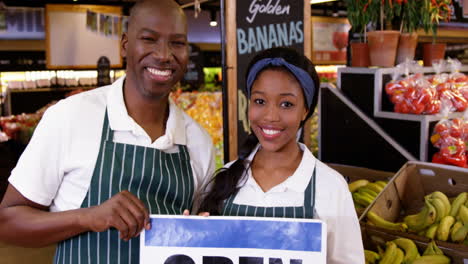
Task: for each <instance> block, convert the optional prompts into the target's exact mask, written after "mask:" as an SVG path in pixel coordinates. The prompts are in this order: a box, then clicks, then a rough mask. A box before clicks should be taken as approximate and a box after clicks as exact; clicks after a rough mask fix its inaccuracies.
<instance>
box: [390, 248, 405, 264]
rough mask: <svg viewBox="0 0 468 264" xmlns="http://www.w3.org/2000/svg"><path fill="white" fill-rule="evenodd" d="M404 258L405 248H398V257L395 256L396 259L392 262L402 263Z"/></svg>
mask: <svg viewBox="0 0 468 264" xmlns="http://www.w3.org/2000/svg"><path fill="white" fill-rule="evenodd" d="M404 258H405V253H403V250H401V249H399V248H397V249H396V257H395V260H394V261H393V262H392V264H401V263H403V259H404Z"/></svg>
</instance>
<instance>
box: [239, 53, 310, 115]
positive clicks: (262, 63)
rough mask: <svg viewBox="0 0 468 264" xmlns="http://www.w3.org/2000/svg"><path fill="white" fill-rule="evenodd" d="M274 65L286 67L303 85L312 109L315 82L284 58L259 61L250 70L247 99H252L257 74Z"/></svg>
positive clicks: (308, 103) (308, 104)
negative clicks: (251, 92) (251, 94)
mask: <svg viewBox="0 0 468 264" xmlns="http://www.w3.org/2000/svg"><path fill="white" fill-rule="evenodd" d="M269 65H273V66H284V67H286V68H287V69H288V70H289V72H291V73H292V74H293V75H294V76H295V77H296V79H297V80H299V83H300V84H301V87H302V90H303V91H304V96H305V98H306V102H307V106H308V108H310V105H311V104H312V98H313V96H314V90H315V86H314V82H313V81H312V78H311V77H310V75H309V74H308V73H307V72H306V71H304V70H303V69H301V68H299V67H297V66H294V65H292V64H290V63H288V62H287V61H285V60H284V59H283V58H266V59H261V60H259V61H257V62H256V63H255V64H254V65H253V66H252V68H250V72H249V75H248V76H247V97H248V98H250V91H251V90H252V85H253V83H254V81H255V78H256V77H257V74H258V73H259V72H260V71H261V70H263V69H264V68H265V67H267V66H269Z"/></svg>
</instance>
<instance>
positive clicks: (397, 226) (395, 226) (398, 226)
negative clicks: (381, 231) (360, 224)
mask: <svg viewBox="0 0 468 264" xmlns="http://www.w3.org/2000/svg"><path fill="white" fill-rule="evenodd" d="M367 219H368V220H369V221H371V222H372V223H373V224H374V225H376V226H378V227H382V228H385V229H390V230H396V231H400V232H406V230H407V229H408V226H407V225H406V224H405V223H393V222H390V221H387V220H385V219H383V218H382V217H380V216H378V215H377V214H376V213H374V212H372V211H369V212H368V213H367Z"/></svg>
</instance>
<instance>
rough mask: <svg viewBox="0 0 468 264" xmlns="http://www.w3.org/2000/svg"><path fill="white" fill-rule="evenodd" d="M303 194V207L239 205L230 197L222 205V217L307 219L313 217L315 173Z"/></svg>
mask: <svg viewBox="0 0 468 264" xmlns="http://www.w3.org/2000/svg"><path fill="white" fill-rule="evenodd" d="M316 167H317V165H315V166H314V171H313V172H312V177H311V179H310V181H309V184H308V185H307V188H306V190H305V192H304V205H303V206H290V207H281V206H278V207H260V206H251V205H239V204H235V203H234V199H235V198H236V196H237V194H236V195H232V196H231V197H230V198H228V199H227V200H226V202H225V203H224V208H223V212H222V215H225V216H257V217H279V218H309V219H313V218H314V215H315V171H316V169H315V168H316Z"/></svg>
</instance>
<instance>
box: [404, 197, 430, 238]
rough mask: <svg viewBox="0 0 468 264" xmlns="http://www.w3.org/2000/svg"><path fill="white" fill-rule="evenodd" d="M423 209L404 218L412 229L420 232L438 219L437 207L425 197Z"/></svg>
mask: <svg viewBox="0 0 468 264" xmlns="http://www.w3.org/2000/svg"><path fill="white" fill-rule="evenodd" d="M424 202H425V205H424V207H423V209H422V210H421V211H420V212H419V213H417V214H414V215H408V216H406V217H405V218H404V219H403V222H405V223H406V225H407V226H408V228H409V230H410V231H414V232H416V233H417V232H419V231H421V230H423V229H425V228H426V227H428V226H430V225H432V224H433V223H434V222H435V220H436V213H437V212H436V209H435V208H434V206H433V205H432V204H431V203H429V202H428V200H427V199H425V201H424Z"/></svg>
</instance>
